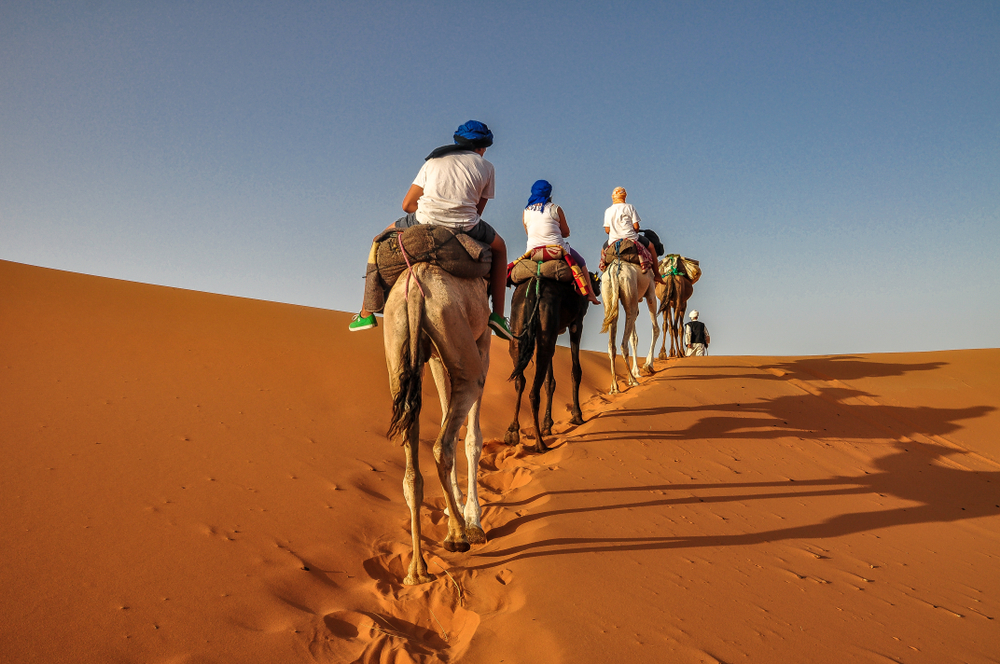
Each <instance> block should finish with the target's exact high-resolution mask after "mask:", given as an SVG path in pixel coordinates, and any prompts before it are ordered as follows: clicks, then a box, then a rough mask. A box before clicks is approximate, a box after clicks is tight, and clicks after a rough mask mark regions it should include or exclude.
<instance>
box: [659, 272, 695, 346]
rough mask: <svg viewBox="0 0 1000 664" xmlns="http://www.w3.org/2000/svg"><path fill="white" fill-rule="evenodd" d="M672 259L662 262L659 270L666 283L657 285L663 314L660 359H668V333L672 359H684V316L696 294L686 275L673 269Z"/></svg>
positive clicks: (660, 310) (660, 311)
mask: <svg viewBox="0 0 1000 664" xmlns="http://www.w3.org/2000/svg"><path fill="white" fill-rule="evenodd" d="M672 268H673V263H672V262H671V259H670V257H669V256H668V257H665V258H664V259H663V260H661V261H660V263H659V265H658V269H659V270H660V275H661V277H662V278H663V281H664V282H665V283H663V284H657V286H656V296H657V297H658V298H660V309H659V312H658V313H661V314H663V343H662V344H661V345H660V355H659V359H661V360H665V359H667V353H666V348H667V333H668V331H669V334H670V357H684V333H683V331H682V326H683V324H684V314H685V312H686V311H687V303H688V300H689V299H690V298H691V295H692V293H694V284H692V283H691V280H690V279H688V277H687V276H686V275H683V274H679V273H678V272H677V270H675V269H672Z"/></svg>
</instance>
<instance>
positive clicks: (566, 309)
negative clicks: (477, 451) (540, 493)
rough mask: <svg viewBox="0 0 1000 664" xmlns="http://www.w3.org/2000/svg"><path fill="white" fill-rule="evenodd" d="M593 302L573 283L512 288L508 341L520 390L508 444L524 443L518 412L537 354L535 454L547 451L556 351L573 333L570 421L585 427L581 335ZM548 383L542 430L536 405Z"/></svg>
mask: <svg viewBox="0 0 1000 664" xmlns="http://www.w3.org/2000/svg"><path fill="white" fill-rule="evenodd" d="M589 307H590V302H589V301H588V300H587V298H586V296H583V295H580V294H579V293H577V292H576V290H575V289H574V288H573V284H572V283H567V282H562V281H555V280H553V279H545V278H543V277H534V278H532V279H530V280H528V281H526V282H524V283H522V284H519V285H518V286H517V288H516V289H515V290H514V297H513V298H512V299H511V312H510V327H511V331H512V332H513V333H514V340H513V341H511V343H510V356H511V359H512V360H513V361H514V371H513V373H511V376H510V377H511V379H512V380H513V381H514V387H515V388H516V390H517V400H516V401H515V403H514V420H513V421H512V422H511V423H510V427H508V428H507V433H506V435H505V436H504V442H506V443H507V444H508V445H516V444H518V443H519V442H520V438H521V436H520V428H521V425H520V424H519V422H518V414H519V412H520V410H521V393H522V392H523V391H524V384H525V379H524V370H525V369H526V368H527V366H528V364H529V363H530V362H531V356H532V355H534V356H535V377H534V380H533V381H532V384H531V391H530V392H529V393H528V400H529V403H530V404H531V416H532V420H533V424H534V435H535V451H536V452H544V451H545V450H547V449H548V446H547V445H546V444H545V439H544V438H543V436H546V435H551V434H552V394H553V392H554V391H555V389H556V381H555V376H554V375H553V372H552V356H553V354H554V353H555V350H556V338H557V337H558V336H559V335H560V334H562V333H563V332H565V331H566V330H567V329H569V342H570V350H571V353H572V357H573V417H572V418H571V419H570V422H571V423H573V424H583V412H582V411H581V410H580V379H581V378H582V376H583V369H582V368H581V367H580V337H581V336H582V334H583V317H584V316H585V315H586V314H587V309H588V308H589ZM543 380H544V381H545V392H546V395H547V403H546V406H545V420H544V422H543V423H542V424H541V426H539V422H538V406H539V400H540V392H541V387H542V381H543Z"/></svg>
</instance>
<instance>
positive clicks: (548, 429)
mask: <svg viewBox="0 0 1000 664" xmlns="http://www.w3.org/2000/svg"><path fill="white" fill-rule="evenodd" d="M542 435H543V436H551V435H552V422H546V423H545V425H544V426H542Z"/></svg>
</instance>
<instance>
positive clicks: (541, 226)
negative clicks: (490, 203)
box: [521, 180, 601, 304]
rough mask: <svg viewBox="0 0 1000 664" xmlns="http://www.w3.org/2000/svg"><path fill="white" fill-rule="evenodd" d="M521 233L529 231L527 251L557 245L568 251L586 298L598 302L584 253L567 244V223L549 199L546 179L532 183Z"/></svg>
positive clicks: (522, 216)
mask: <svg viewBox="0 0 1000 664" xmlns="http://www.w3.org/2000/svg"><path fill="white" fill-rule="evenodd" d="M521 222H522V223H523V224H524V232H525V233H527V234H528V249H527V250H528V251H529V252H530V251H531V250H532V249H536V248H538V247H544V246H550V245H558V246H560V247H562V248H563V250H564V251H567V252H569V254H570V255H571V256H572V257H573V260H574V261H575V262H576V264H577V266H579V268H580V270H581V271H582V272H583V275H584V276H585V277H587V278H586V279H585V281H586V284H587V299H589V300H590V303H591V304H600V303H601V302H600V300H598V299H597V296H596V295H595V294H594V285H593V283H591V280H590V278H589V275H588V274H587V263H586V261H584V260H583V256H581V255H580V254H578V253H577V252H576V249H573V248H572V247H570V246H569V242H567V241H566V238H568V237H569V224H568V223H567V222H566V215H565V214H564V213H563V210H562V208H561V207H559V206H558V205H556V204H555V203H553V202H552V185H551V184H549V183H548V182H547V181H546V180H538V181H536V182H535V184H533V185H531V197H530V198H528V205H527V206H525V208H524V212H523V213H522V214H521Z"/></svg>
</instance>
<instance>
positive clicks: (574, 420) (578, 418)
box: [569, 415, 585, 426]
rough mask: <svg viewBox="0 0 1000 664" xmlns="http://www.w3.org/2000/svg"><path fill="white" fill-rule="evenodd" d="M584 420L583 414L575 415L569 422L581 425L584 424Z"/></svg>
mask: <svg viewBox="0 0 1000 664" xmlns="http://www.w3.org/2000/svg"><path fill="white" fill-rule="evenodd" d="M584 421H585V420H584V419H583V415H574V416H573V417H571V418H570V420H569V423H570V424H575V425H577V426H579V425H581V424H583V423H584Z"/></svg>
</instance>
